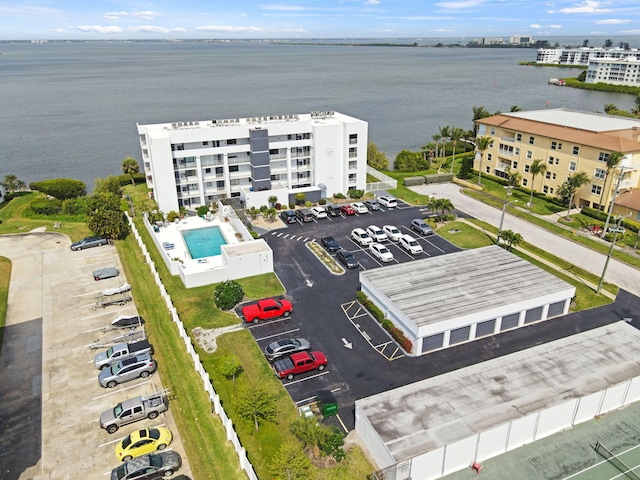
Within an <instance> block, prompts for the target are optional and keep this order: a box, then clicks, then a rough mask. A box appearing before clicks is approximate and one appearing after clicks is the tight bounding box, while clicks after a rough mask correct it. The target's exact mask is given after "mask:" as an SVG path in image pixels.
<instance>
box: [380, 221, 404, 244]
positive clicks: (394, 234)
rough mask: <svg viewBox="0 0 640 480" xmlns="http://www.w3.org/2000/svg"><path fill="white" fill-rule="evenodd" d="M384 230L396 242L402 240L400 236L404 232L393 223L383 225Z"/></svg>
mask: <svg viewBox="0 0 640 480" xmlns="http://www.w3.org/2000/svg"><path fill="white" fill-rule="evenodd" d="M382 231H383V232H384V233H386V234H387V237H389V238H390V239H391V240H393V241H394V242H397V241H398V240H400V237H401V236H402V233H401V232H400V230H398V229H397V228H396V227H394V226H393V225H385V226H384V227H382Z"/></svg>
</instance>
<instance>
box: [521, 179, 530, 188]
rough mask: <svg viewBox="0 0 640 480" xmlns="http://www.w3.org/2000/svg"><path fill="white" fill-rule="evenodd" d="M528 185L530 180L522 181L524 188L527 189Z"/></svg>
mask: <svg viewBox="0 0 640 480" xmlns="http://www.w3.org/2000/svg"><path fill="white" fill-rule="evenodd" d="M527 183H529V180H528V179H527V178H523V179H522V186H523V187H526V186H527Z"/></svg>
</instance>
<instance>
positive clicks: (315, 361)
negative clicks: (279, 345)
mask: <svg viewBox="0 0 640 480" xmlns="http://www.w3.org/2000/svg"><path fill="white" fill-rule="evenodd" d="M327 363H328V362H327V357H326V356H325V354H324V353H322V352H299V353H293V354H291V355H290V356H288V357H286V358H283V359H280V360H276V361H275V363H274V364H273V370H274V371H275V372H276V376H278V377H280V378H286V379H287V380H293V377H294V376H295V375H297V374H299V373H304V372H308V371H310V370H320V371H322V370H324V369H325V368H326V366H327Z"/></svg>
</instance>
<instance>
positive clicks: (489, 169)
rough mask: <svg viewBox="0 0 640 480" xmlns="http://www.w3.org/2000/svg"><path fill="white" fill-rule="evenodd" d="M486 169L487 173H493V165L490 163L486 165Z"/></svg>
mask: <svg viewBox="0 0 640 480" xmlns="http://www.w3.org/2000/svg"><path fill="white" fill-rule="evenodd" d="M485 170H486V171H487V173H491V167H490V166H489V165H487V166H486V167H485Z"/></svg>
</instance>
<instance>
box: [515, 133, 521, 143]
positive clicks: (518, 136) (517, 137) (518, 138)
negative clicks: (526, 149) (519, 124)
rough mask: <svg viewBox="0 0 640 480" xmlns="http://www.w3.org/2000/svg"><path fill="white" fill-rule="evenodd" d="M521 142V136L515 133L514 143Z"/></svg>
mask: <svg viewBox="0 0 640 480" xmlns="http://www.w3.org/2000/svg"><path fill="white" fill-rule="evenodd" d="M521 141H522V134H521V133H516V142H521Z"/></svg>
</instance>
